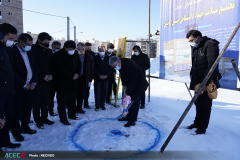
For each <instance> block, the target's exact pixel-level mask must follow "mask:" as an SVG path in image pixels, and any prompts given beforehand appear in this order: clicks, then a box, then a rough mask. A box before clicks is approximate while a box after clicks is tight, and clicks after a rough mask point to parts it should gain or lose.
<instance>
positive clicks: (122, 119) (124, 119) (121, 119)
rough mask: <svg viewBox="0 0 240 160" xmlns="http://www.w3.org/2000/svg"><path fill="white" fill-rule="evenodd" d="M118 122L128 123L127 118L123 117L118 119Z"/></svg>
mask: <svg viewBox="0 0 240 160" xmlns="http://www.w3.org/2000/svg"><path fill="white" fill-rule="evenodd" d="M118 121H127V119H126V117H122V118H120V119H118Z"/></svg>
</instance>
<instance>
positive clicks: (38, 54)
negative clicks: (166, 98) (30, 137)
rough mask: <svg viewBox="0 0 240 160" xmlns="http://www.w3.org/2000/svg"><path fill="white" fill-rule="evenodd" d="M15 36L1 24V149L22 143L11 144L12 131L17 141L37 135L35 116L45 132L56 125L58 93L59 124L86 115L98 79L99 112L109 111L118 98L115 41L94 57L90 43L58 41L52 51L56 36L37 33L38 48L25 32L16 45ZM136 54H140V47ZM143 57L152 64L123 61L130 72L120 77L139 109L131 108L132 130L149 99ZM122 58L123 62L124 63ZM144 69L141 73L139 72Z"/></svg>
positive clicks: (97, 101) (122, 72)
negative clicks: (10, 134)
mask: <svg viewBox="0 0 240 160" xmlns="http://www.w3.org/2000/svg"><path fill="white" fill-rule="evenodd" d="M16 37H17V30H16V28H15V27H14V26H12V25H10V24H8V23H4V24H1V25H0V58H1V59H0V61H1V63H0V78H1V79H0V115H4V116H5V117H6V118H5V119H1V128H2V129H1V130H0V134H1V136H0V148H1V147H8V148H17V147H20V145H21V144H19V143H15V144H14V143H11V142H10V136H9V130H10V131H11V132H12V135H13V137H14V139H15V140H16V141H23V140H24V137H23V136H22V134H35V133H37V131H36V130H33V129H31V128H30V127H29V123H30V119H31V112H33V118H34V121H35V123H36V126H37V127H38V128H39V129H43V128H44V125H45V124H47V125H53V124H54V122H53V121H51V120H49V118H48V115H50V116H56V114H55V113H54V97H55V93H57V94H56V98H57V104H58V107H57V110H58V114H59V117H60V122H61V123H62V124H64V125H71V124H70V122H69V121H68V119H72V120H78V117H77V113H80V114H84V113H85V112H86V111H84V110H83V106H84V108H86V109H90V106H89V103H88V97H89V91H90V87H91V83H92V81H93V80H94V95H95V111H99V109H102V110H106V107H105V103H106V102H107V103H111V102H110V95H111V92H112V89H113V92H114V95H115V96H116V82H115V76H114V75H115V70H118V69H116V68H115V66H114V65H115V62H114V64H112V65H111V64H110V61H111V60H110V57H111V58H114V57H116V52H114V45H113V44H111V43H110V44H109V45H108V46H107V49H105V47H104V46H99V47H98V51H99V53H98V54H95V53H94V52H92V51H91V44H90V43H88V42H87V43H85V44H84V43H81V42H80V43H78V44H76V43H75V42H74V41H72V40H68V41H66V42H65V43H64V46H63V47H61V43H60V42H58V41H54V42H53V43H52V49H50V48H49V47H50V41H51V40H52V37H51V36H50V35H49V34H48V33H46V32H42V33H40V34H39V35H38V39H37V42H36V44H33V38H32V37H31V35H29V34H27V33H22V34H20V35H19V36H18V40H17V43H14V40H15V39H16ZM133 50H134V51H136V52H139V51H141V50H140V47H137V48H133ZM140 53H141V52H140ZM137 56H138V55H137ZM139 57H140V59H139V58H137V57H135V61H136V62H137V63H142V64H144V65H147V66H140V67H139V66H138V65H137V63H136V62H134V61H132V60H131V61H130V62H129V63H127V61H126V62H125V60H124V59H123V60H122V65H123V68H125V69H124V71H123V69H122V70H120V73H121V74H123V76H122V77H123V78H124V80H123V82H124V83H125V84H126V86H128V89H126V90H127V92H126V93H128V94H129V95H131V97H132V98H134V99H135V103H134V104H133V106H135V107H132V109H131V110H132V111H131V110H129V113H130V114H129V115H130V116H128V117H135V118H130V120H129V122H128V124H127V125H126V126H125V127H129V126H133V123H135V121H136V117H137V113H138V109H139V104H138V103H139V102H140V100H141V99H143V98H145V95H143V94H144V93H145V90H146V87H147V82H145V81H146V77H145V74H143V73H144V72H145V70H146V69H148V68H149V67H150V66H148V65H149V64H148V62H149V59H148V57H145V56H144V55H143V56H142V57H144V58H146V59H144V60H142V58H141V56H139ZM133 59H134V56H133ZM117 60H118V61H117V62H119V59H117ZM139 65H141V64H139ZM125 71H126V73H125ZM129 71H133V72H129ZM139 71H141V73H138V72H139ZM128 72H129V73H128ZM135 72H136V73H135ZM133 73H134V75H135V76H134V79H132V78H133ZM137 77H138V79H136V78H137ZM144 78H145V80H144ZM139 80H140V81H141V82H139V85H142V86H141V87H143V88H142V89H140V90H139V87H140V86H139V85H137V86H136V84H138V83H136V82H138V81H139ZM133 82H134V83H136V84H133ZM128 83H131V84H129V85H128ZM130 90H131V91H130ZM141 97H143V98H141ZM83 101H84V105H83ZM144 101H145V100H144ZM143 104H144V102H143V100H142V105H143ZM136 106H138V107H136ZM143 108H144V107H143ZM66 109H67V110H68V112H67V111H66ZM48 113H49V114H48ZM131 113H134V115H131ZM121 120H125V119H121ZM5 122H6V123H5ZM3 126H4V127H3Z"/></svg>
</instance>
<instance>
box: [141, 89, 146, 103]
mask: <svg viewBox="0 0 240 160" xmlns="http://www.w3.org/2000/svg"><path fill="white" fill-rule="evenodd" d="M145 97H146V95H145V92H144V93H143V95H142V97H141V105H145Z"/></svg>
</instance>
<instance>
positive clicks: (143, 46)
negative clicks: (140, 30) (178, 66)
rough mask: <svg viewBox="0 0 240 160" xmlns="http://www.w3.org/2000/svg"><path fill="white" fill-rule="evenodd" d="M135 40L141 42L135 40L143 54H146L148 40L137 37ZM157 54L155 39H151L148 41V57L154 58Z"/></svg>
mask: <svg viewBox="0 0 240 160" xmlns="http://www.w3.org/2000/svg"><path fill="white" fill-rule="evenodd" d="M137 41H142V42H136V45H138V46H139V47H140V48H141V50H142V52H143V53H145V54H148V42H147V41H148V40H147V39H142V38H141V39H137ZM156 55H157V40H155V39H151V42H150V57H149V58H156Z"/></svg>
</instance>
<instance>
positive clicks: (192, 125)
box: [187, 123, 197, 129]
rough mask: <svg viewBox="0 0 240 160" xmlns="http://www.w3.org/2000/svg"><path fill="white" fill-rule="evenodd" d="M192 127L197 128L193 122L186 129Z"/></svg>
mask: <svg viewBox="0 0 240 160" xmlns="http://www.w3.org/2000/svg"><path fill="white" fill-rule="evenodd" d="M193 128H197V126H196V125H195V124H194V123H193V124H191V125H190V126H187V129H193Z"/></svg>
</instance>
